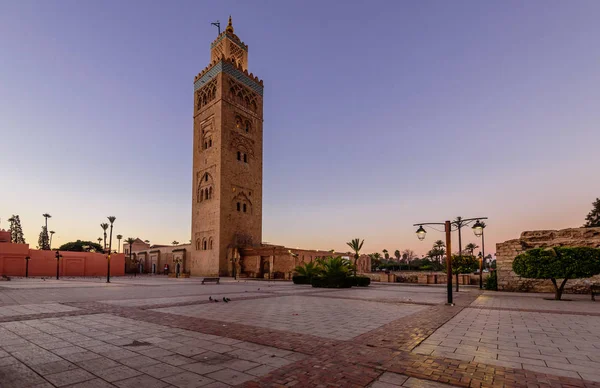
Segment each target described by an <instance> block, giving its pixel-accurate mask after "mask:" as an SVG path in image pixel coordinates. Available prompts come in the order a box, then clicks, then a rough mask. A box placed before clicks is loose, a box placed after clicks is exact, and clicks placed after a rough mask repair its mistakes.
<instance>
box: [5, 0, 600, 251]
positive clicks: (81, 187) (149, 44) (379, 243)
mask: <svg viewBox="0 0 600 388" xmlns="http://www.w3.org/2000/svg"><path fill="white" fill-rule="evenodd" d="M341 4H344V5H343V6H342V5H341ZM229 14H231V15H232V16H233V22H234V27H235V31H236V34H238V36H239V37H240V38H241V39H242V40H243V41H244V42H245V43H246V44H248V45H249V70H250V71H251V72H253V73H254V74H256V75H258V76H259V77H260V78H261V79H263V80H264V82H265V100H264V101H265V103H264V118H265V121H264V190H263V197H264V199H263V209H264V210H263V240H264V241H266V242H270V243H277V244H284V245H287V246H290V247H302V248H316V249H339V250H344V251H346V250H347V247H346V246H345V242H346V241H349V240H350V239H352V238H353V237H362V238H364V239H365V240H366V242H365V248H364V250H365V252H373V251H377V250H382V249H384V248H387V249H388V250H390V251H393V250H395V249H401V250H402V249H406V248H411V249H414V250H415V251H417V252H418V253H424V252H426V251H427V249H429V248H430V246H431V244H433V242H434V240H437V239H442V238H443V234H442V233H438V232H435V231H432V233H430V234H429V235H428V238H427V239H426V240H425V241H424V242H419V241H418V240H417V238H416V237H415V234H414V231H415V229H416V228H414V227H413V226H412V224H413V223H416V222H426V221H434V222H435V221H444V220H445V219H452V218H454V217H456V216H459V215H460V216H463V217H473V216H487V217H489V221H488V228H487V229H486V237H487V238H486V246H487V247H488V249H486V251H487V252H491V253H493V252H495V248H494V245H495V243H496V242H501V241H504V240H507V239H512V238H517V237H518V236H519V234H520V232H521V231H523V230H532V229H560V228H565V227H576V226H580V225H581V224H582V223H583V222H584V218H585V215H586V214H587V213H588V211H589V210H590V209H591V203H592V201H593V200H594V199H595V198H596V197H598V196H600V176H599V174H598V166H600V152H599V144H600V130H599V129H598V125H599V123H600V87H599V85H600V45H599V44H598V42H600V23H598V15H599V14H600V2H599V1H595V0H587V1H586V0H578V1H557V0H551V1H547V0H543V1H542V0H539V1H537V0H530V1H527V2H523V1H475V0H474V1H452V2H444V1H412V2H409V1H393V0H390V1H368V2H367V1H344V2H339V1H333V0H319V1H280V0H272V1H198V0H195V1H182V0H180V1H175V2H158V1H133V0H128V1H77V0H61V1H50V0H48V1H41V0H40V1H28V0H19V1H16V0H14V1H6V0H0V218H1V223H0V227H4V228H7V227H8V223H7V221H6V220H7V219H8V218H9V217H10V215H11V214H19V215H20V216H21V220H22V224H23V227H24V231H25V237H26V239H27V241H28V242H29V243H31V244H32V245H33V246H35V245H37V236H38V233H39V230H40V226H41V225H42V224H43V217H42V216H41V214H42V213H44V212H48V213H50V214H51V215H52V216H53V218H52V219H50V229H51V230H55V231H56V232H57V233H56V235H55V236H54V241H53V246H58V244H62V243H64V242H67V241H70V240H74V239H91V240H94V239H96V238H98V237H99V236H101V232H102V230H101V228H100V226H99V224H100V223H101V222H105V221H106V218H105V217H106V216H109V215H114V216H116V217H117V221H116V222H115V232H114V233H115V234H118V233H120V234H123V235H124V236H125V237H129V236H132V237H136V236H139V237H141V238H142V239H148V240H150V241H151V242H152V243H170V242H171V241H173V240H178V241H180V242H187V241H188V240H189V239H190V223H191V214H190V213H191V196H192V188H191V182H192V171H191V168H192V167H191V166H192V108H193V96H192V91H193V90H192V83H193V80H194V76H195V75H196V74H197V73H199V72H200V71H201V70H202V69H204V68H205V67H206V65H207V64H208V61H209V59H210V43H211V41H212V40H213V39H214V38H215V37H216V35H217V31H216V28H215V27H212V26H211V25H210V22H212V21H214V20H216V19H220V20H221V22H222V23H223V27H224V25H225V22H226V20H227V17H228V15H229ZM463 241H464V244H466V243H468V242H477V241H476V238H475V237H473V234H472V233H471V232H470V231H467V232H466V234H465V237H464V238H463ZM455 246H456V245H455Z"/></svg>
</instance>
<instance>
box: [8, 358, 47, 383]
mask: <svg viewBox="0 0 600 388" xmlns="http://www.w3.org/2000/svg"><path fill="white" fill-rule="evenodd" d="M0 382H2V388H13V387H14V388H21V387H28V386H33V385H36V384H44V383H45V382H46V381H44V379H42V378H41V377H40V376H39V375H38V374H37V373H35V372H34V371H32V370H31V369H29V368H28V367H26V366H25V365H24V364H22V363H20V362H16V363H12V364H7V365H3V366H0Z"/></svg>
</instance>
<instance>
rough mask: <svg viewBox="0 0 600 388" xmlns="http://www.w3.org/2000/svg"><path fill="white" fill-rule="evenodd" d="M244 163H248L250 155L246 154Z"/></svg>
mask: <svg viewBox="0 0 600 388" xmlns="http://www.w3.org/2000/svg"><path fill="white" fill-rule="evenodd" d="M244 163H248V155H246V154H244Z"/></svg>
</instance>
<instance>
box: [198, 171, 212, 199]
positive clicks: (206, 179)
mask: <svg viewBox="0 0 600 388" xmlns="http://www.w3.org/2000/svg"><path fill="white" fill-rule="evenodd" d="M213 187H214V179H213V177H212V175H211V174H210V173H209V172H204V173H203V174H202V175H201V176H200V182H198V190H197V192H196V198H197V201H198V202H205V201H209V200H211V199H213V198H214V189H213Z"/></svg>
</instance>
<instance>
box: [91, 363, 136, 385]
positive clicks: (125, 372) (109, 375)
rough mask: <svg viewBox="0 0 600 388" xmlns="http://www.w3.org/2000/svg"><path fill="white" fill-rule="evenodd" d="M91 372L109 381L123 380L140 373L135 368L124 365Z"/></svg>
mask: <svg viewBox="0 0 600 388" xmlns="http://www.w3.org/2000/svg"><path fill="white" fill-rule="evenodd" d="M93 373H94V374H95V375H96V376H98V377H100V378H101V379H103V380H106V381H108V382H111V383H112V382H114V381H118V380H125V379H128V378H130V377H134V376H137V375H141V372H138V371H137V370H135V369H132V368H129V367H127V366H125V365H119V366H116V367H114V368H109V369H102V370H97V371H94V372H93Z"/></svg>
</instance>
